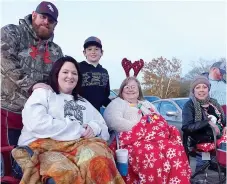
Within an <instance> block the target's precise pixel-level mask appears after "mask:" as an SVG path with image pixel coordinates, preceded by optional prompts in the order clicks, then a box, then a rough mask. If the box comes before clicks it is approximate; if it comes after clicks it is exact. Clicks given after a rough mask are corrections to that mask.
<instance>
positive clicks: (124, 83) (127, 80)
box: [118, 77, 144, 100]
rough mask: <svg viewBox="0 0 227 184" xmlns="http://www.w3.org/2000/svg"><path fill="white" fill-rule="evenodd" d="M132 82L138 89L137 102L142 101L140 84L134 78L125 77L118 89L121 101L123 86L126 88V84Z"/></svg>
mask: <svg viewBox="0 0 227 184" xmlns="http://www.w3.org/2000/svg"><path fill="white" fill-rule="evenodd" d="M132 80H133V81H135V82H136V83H137V85H138V88H139V97H138V100H144V97H143V92H142V88H141V85H140V82H139V81H138V79H137V78H136V77H127V78H126V79H125V80H123V82H122V83H121V87H120V89H119V94H118V96H119V97H120V98H121V99H123V96H122V92H123V89H124V87H125V86H127V84H128V83H129V81H132Z"/></svg>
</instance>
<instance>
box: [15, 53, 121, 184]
mask: <svg viewBox="0 0 227 184" xmlns="http://www.w3.org/2000/svg"><path fill="white" fill-rule="evenodd" d="M49 85H50V87H51V88H52V90H50V89H43V88H38V89H35V90H34V91H33V93H32V95H31V96H30V97H29V99H28V101H27V102H26V104H25V107H24V109H23V111H22V118H23V125H24V127H23V129H22V132H21V136H20V138H19V141H18V145H19V146H28V147H29V148H30V149H31V150H32V151H33V152H34V154H33V156H32V158H30V157H29V156H28V154H27V153H26V150H25V149H21V148H16V149H14V150H13V156H14V158H15V159H16V161H17V162H18V164H19V165H20V167H21V168H22V170H23V173H24V175H23V178H22V180H24V181H30V182H31V183H34V182H37V181H45V179H47V178H52V179H53V180H54V181H55V183H102V184H105V183H110V182H114V183H124V181H123V180H122V178H121V176H120V174H119V173H118V171H117V169H116V166H115V163H114V159H113V156H112V154H111V151H110V150H109V148H108V146H107V144H106V141H107V140H108V139H109V133H108V128H107V126H106V123H105V121H104V119H103V118H102V116H101V114H100V113H99V112H98V111H97V110H96V109H95V108H94V107H93V106H92V105H91V104H90V103H89V102H88V101H87V100H86V99H84V98H82V97H80V96H79V95H78V93H79V89H80V86H81V73H80V70H79V67H78V63H77V62H76V60H75V59H73V58H72V57H69V56H67V57H63V58H60V59H59V60H57V61H56V62H55V63H54V65H53V68H52V71H51V73H50V76H49ZM28 164H33V167H29V166H28ZM37 165H38V167H37ZM35 171H36V172H35ZM25 173H30V174H25ZM34 173H35V174H34ZM34 175H35V177H34ZM34 178H36V180H37V181H34Z"/></svg>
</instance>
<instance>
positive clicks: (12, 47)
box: [1, 1, 63, 128]
mask: <svg viewBox="0 0 227 184" xmlns="http://www.w3.org/2000/svg"><path fill="white" fill-rule="evenodd" d="M57 18H58V10H57V8H56V7H55V5H54V4H52V3H50V2H44V1H43V2H41V3H40V4H39V5H38V7H37V8H36V10H35V11H33V12H32V14H30V15H27V16H26V17H25V18H24V19H20V20H19V25H13V24H9V25H6V26H4V27H2V28H1V115H2V117H1V120H2V121H6V120H7V117H9V116H11V115H12V113H16V114H19V116H20V113H21V111H22V109H23V107H24V104H25V102H26V100H27V99H28V97H29V93H28V91H29V89H30V88H31V87H32V86H33V85H34V84H35V83H37V82H38V81H45V80H46V79H47V77H48V75H49V71H50V70H51V68H52V64H53V62H55V61H56V60H57V59H58V58H60V57H62V56H63V54H62V50H61V48H60V47H59V46H58V45H57V44H55V43H54V42H53V38H54V34H53V33H54V28H55V26H56V25H57ZM19 116H18V117H17V118H16V119H15V120H14V122H13V124H16V123H17V122H18V124H21V123H20V122H19V121H21V120H19V119H21V117H19ZM4 118H5V119H4ZM18 118H19V119H18ZM2 123H3V122H2ZM8 124H10V122H9V121H8ZM14 127H17V125H16V126H14ZM9 128H10V127H9ZM17 128H18V127H17Z"/></svg>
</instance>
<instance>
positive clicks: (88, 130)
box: [81, 125, 95, 138]
mask: <svg viewBox="0 0 227 184" xmlns="http://www.w3.org/2000/svg"><path fill="white" fill-rule="evenodd" d="M84 128H85V131H84V132H83V133H82V135H81V137H83V138H91V137H95V134H94V132H93V130H92V129H91V127H90V126H88V125H85V126H84Z"/></svg>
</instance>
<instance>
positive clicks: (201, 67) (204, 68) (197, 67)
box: [184, 58, 226, 80]
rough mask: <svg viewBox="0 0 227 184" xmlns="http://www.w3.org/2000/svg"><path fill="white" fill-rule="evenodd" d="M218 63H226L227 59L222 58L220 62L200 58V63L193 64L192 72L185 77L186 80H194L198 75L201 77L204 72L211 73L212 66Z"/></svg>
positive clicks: (194, 62) (193, 62)
mask: <svg viewBox="0 0 227 184" xmlns="http://www.w3.org/2000/svg"><path fill="white" fill-rule="evenodd" d="M218 61H226V59H225V58H220V59H219V60H205V59H202V58H200V59H199V60H198V61H192V64H191V67H192V70H190V71H189V72H188V73H187V74H186V75H185V76H184V78H185V79H187V80H192V79H193V78H194V77H195V76H197V75H201V74H202V73H204V72H209V69H210V67H211V66H212V64H213V63H215V62H218Z"/></svg>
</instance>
